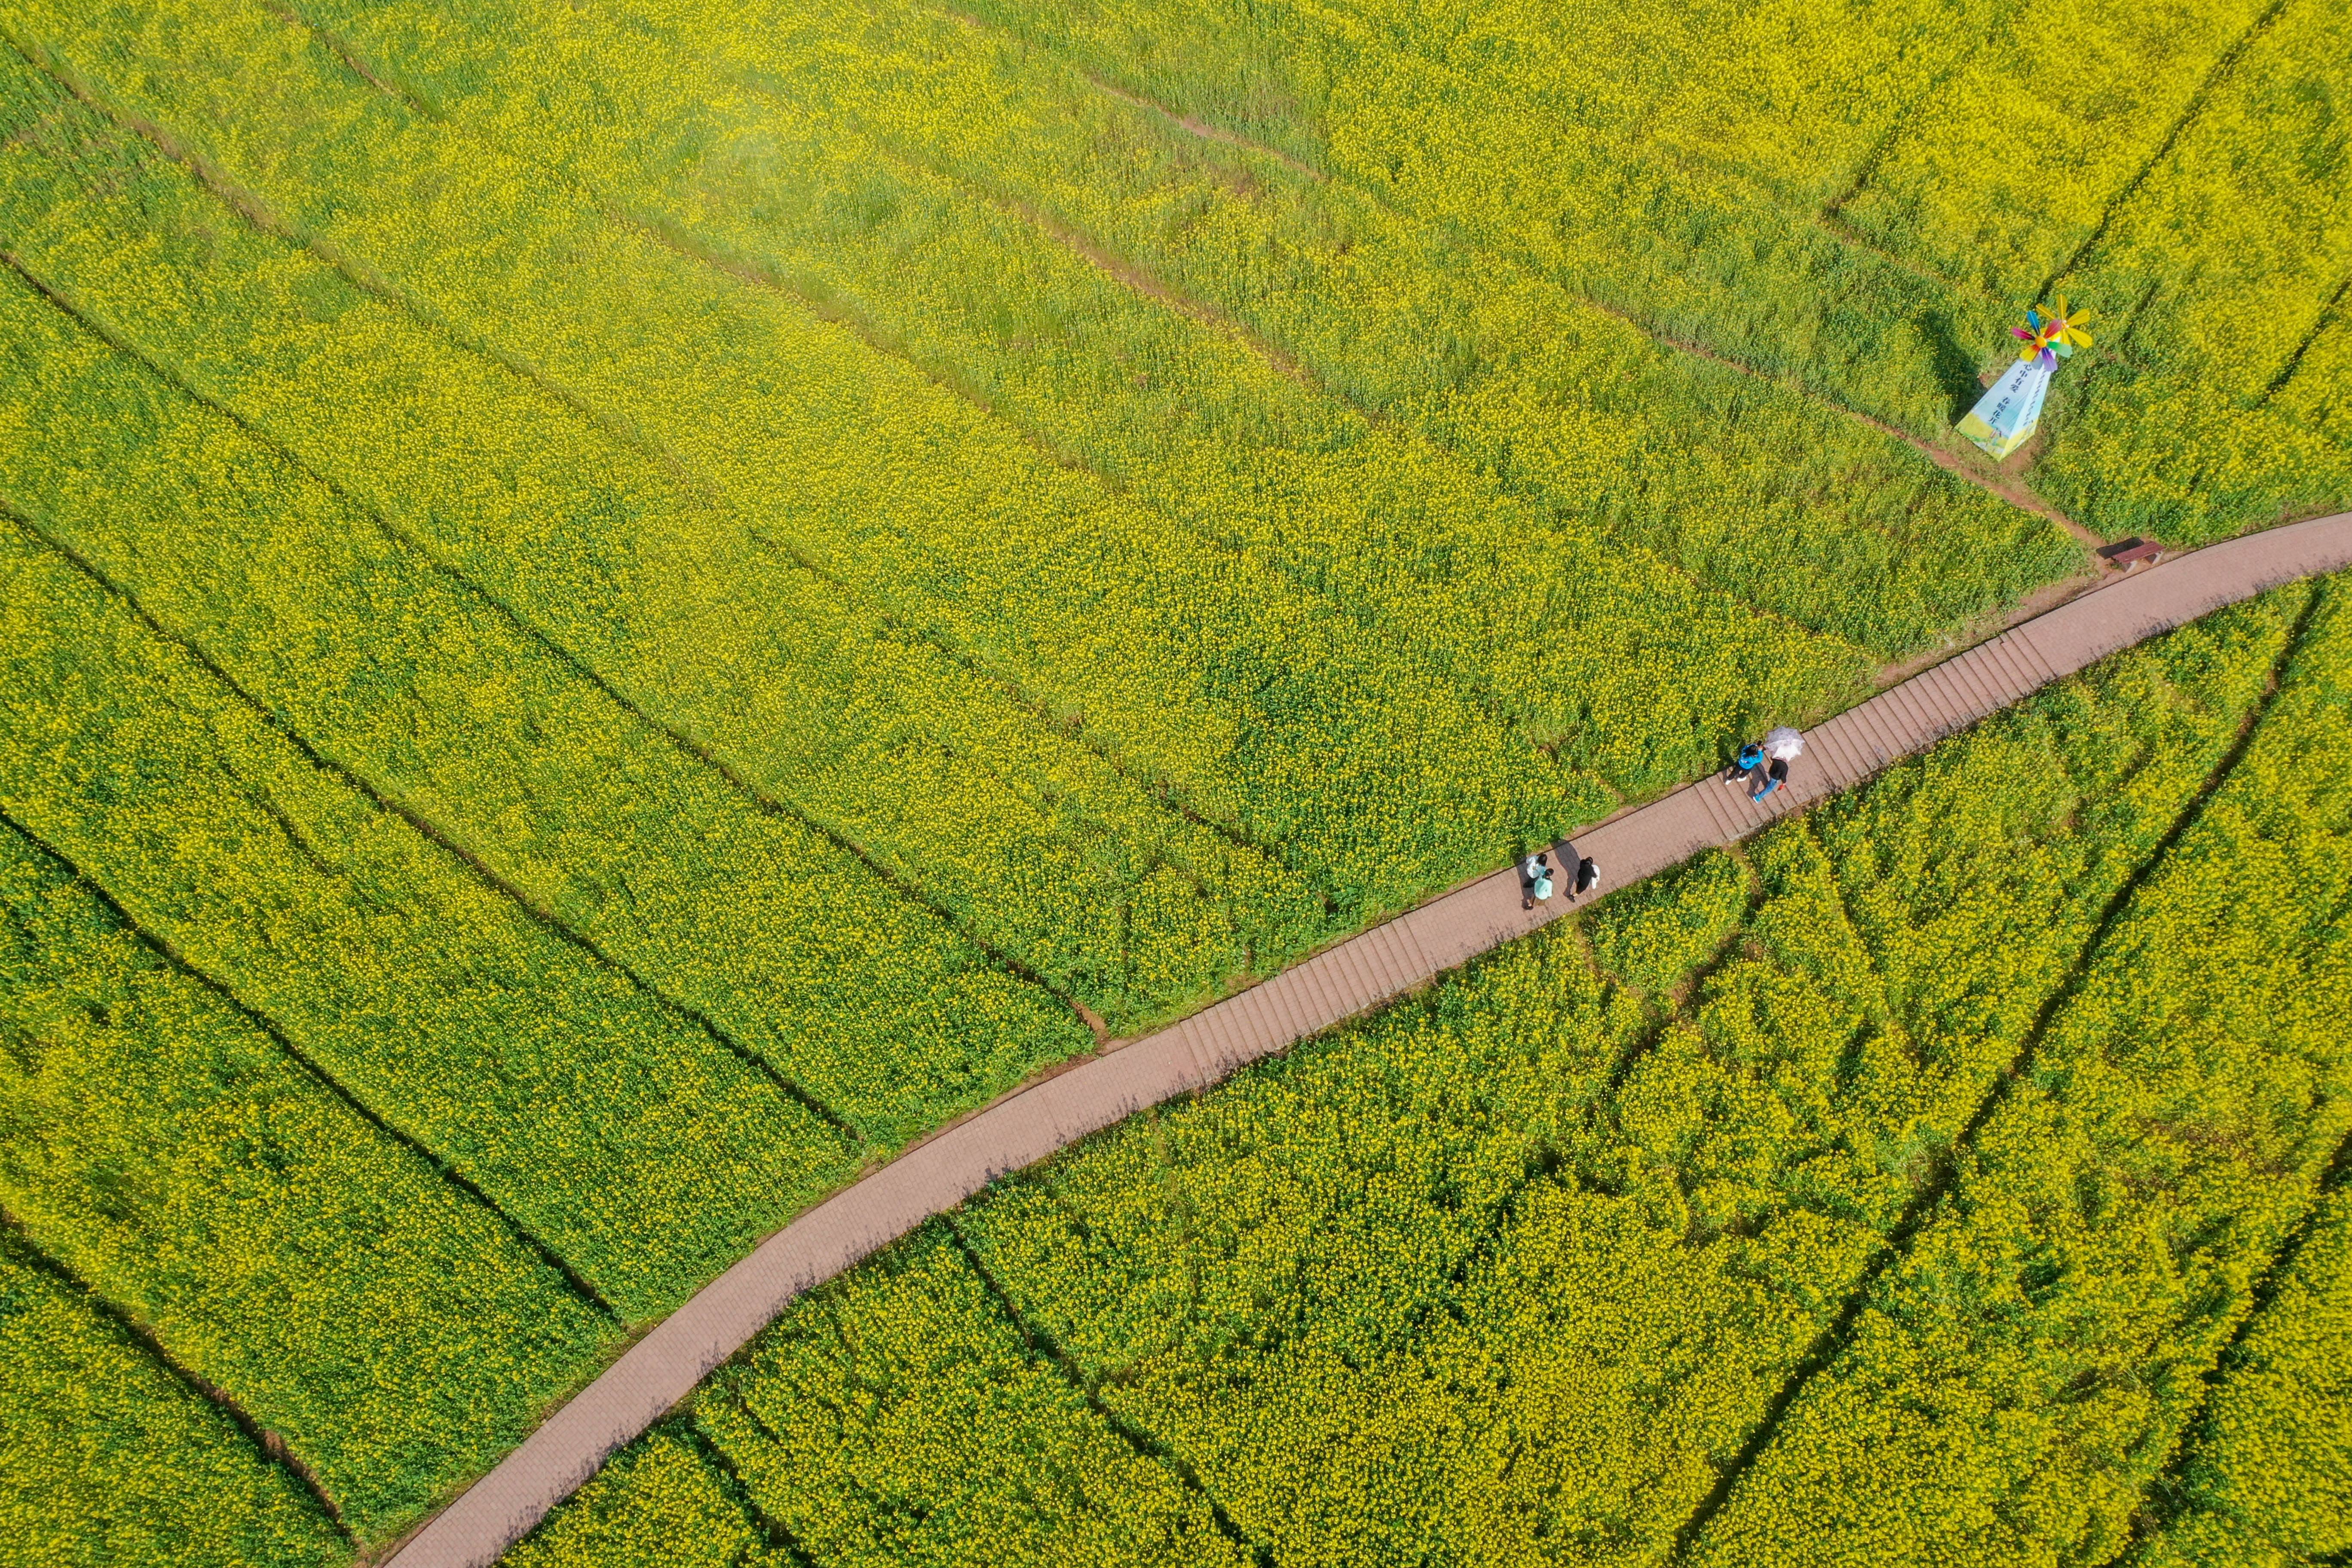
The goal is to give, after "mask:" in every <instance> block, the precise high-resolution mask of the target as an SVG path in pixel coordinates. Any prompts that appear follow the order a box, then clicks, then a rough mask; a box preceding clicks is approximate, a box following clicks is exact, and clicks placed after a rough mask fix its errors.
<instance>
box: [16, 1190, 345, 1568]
mask: <svg viewBox="0 0 2352 1568" xmlns="http://www.w3.org/2000/svg"><path fill="white" fill-rule="evenodd" d="M0 1368H5V1373H0V1561H5V1562H7V1563H11V1564H15V1563H26V1564H35V1563H37V1564H39V1565H40V1568H115V1565H116V1564H119V1563H185V1564H187V1568H252V1565H254V1564H260V1563H267V1564H269V1565H270V1568H313V1565H316V1568H331V1565H336V1564H341V1563H346V1562H348V1561H350V1553H349V1552H348V1550H347V1549H346V1548H345V1547H344V1545H343V1542H342V1541H341V1538H340V1537H339V1536H338V1535H337V1533H336V1531H335V1527H334V1525H333V1522H332V1521H330V1520H329V1519H328V1518H327V1517H326V1515H325V1514H324V1512H322V1511H321V1510H320V1508H319V1506H318V1504H317V1503H315V1502H314V1501H312V1500H310V1498H308V1497H306V1496H304V1495H303V1492H302V1489H301V1487H300V1484H299V1482H298V1481H296V1480H295V1479H294V1478H292V1477H291V1476H289V1475H288V1474H287V1473H286V1471H285V1470H284V1469H283V1468H280V1467H278V1466H277V1465H274V1464H272V1463H270V1462H269V1460H268V1458H265V1457H264V1456H263V1455H262V1453H261V1452H260V1450H258V1449H257V1448H256V1447H254V1446H253V1445H252V1444H251V1443H250V1442H248V1441H247V1440H246V1437H245V1435H244V1434H243V1433H242V1432H239V1431H238V1430H237V1428H236V1425H235V1424H234V1423H233V1422H232V1421H231V1420H230V1419H229V1418H228V1417H227V1416H226V1415H224V1414H222V1413H221V1412H220V1411H218V1410H215V1409H214V1408H213V1407H212V1406H211V1405H207V1404H206V1403H205V1400H204V1399H203V1398H202V1397H201V1396H200V1395H198V1394H196V1393H195V1392H194V1390H192V1389H190V1388H189V1387H188V1386H187V1385H186V1384H184V1383H182V1382H180V1381H179V1380H178V1379H176V1378H174V1377H173V1376H172V1375H171V1374H170V1373H167V1372H165V1371H164V1370H163V1368H162V1367H160V1366H158V1365H157V1364H156V1363H155V1362H154V1360H153V1359H152V1357H150V1356H149V1355H148V1354H147V1352H145V1351H144V1350H143V1349H142V1348H141V1347H140V1345H139V1344H138V1342H136V1341H134V1340H132V1339H131V1338H130V1336H128V1335H127V1334H125V1333H123V1332H122V1331H121V1329H120V1328H119V1327H117V1326H116V1325H115V1324H113V1323H111V1322H109V1321H107V1320H106V1319H105V1318H103V1317H102V1316H100V1314H99V1313H97V1312H95V1311H93V1310H91V1309H90V1307H89V1303H88V1302H87V1300H84V1299H83V1298H82V1297H81V1296H80V1295H79V1293H77V1292H75V1291H73V1290H71V1289H68V1288H67V1287H66V1286H65V1285H63V1284H62V1283H61V1282H60V1281H58V1280H57V1279H53V1278H52V1277H50V1275H48V1274H47V1272H45V1271H43V1270H42V1269H41V1268H39V1267H38V1266H37V1264H35V1263H33V1262H32V1261H31V1260H30V1259H28V1258H26V1256H24V1253H23V1249H22V1247H21V1244H19V1243H18V1242H17V1241H16V1239H15V1238H14V1237H9V1236H7V1235H6V1234H5V1233H0Z"/></svg>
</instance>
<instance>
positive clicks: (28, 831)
mask: <svg viewBox="0 0 2352 1568" xmlns="http://www.w3.org/2000/svg"><path fill="white" fill-rule="evenodd" d="M0 827H5V828H7V829H10V830H12V831H14V832H15V833H16V835H17V836H18V837H21V838H23V839H24V841H25V842H26V843H27V844H29V845H31V846H32V847H34V848H35V849H37V850H38V851H40V853H41V854H43V855H45V856H47V858H49V859H51V860H52V861H54V862H56V863H57V864H58V866H59V867H61V868H63V869H64V870H65V872H66V873H67V875H68V876H70V877H72V878H73V879H74V880H75V881H76V882H77V883H79V885H80V886H81V887H83V888H85V889H88V890H89V894H90V896H91V897H93V898H95V899H96V900H98V901H99V902H100V903H102V904H104V905H105V906H106V908H107V910H108V911H109V912H110V913H111V914H112V915H113V916H114V918H115V919H116V920H118V921H121V922H122V928H123V930H125V931H129V932H130V933H131V935H132V936H134V937H136V938H137V939H138V940H139V942H141V944H142V945H143V946H144V947H146V948H147V950H148V951H149V952H152V953H154V954H155V955H156V956H157V957H159V958H161V959H162V960H163V962H164V963H168V964H170V965H171V966H172V967H173V969H175V970H177V971H178V972H179V973H183V974H184V975H186V976H187V977H188V978H189V979H191V980H193V981H194V982H195V983H196V984H199V985H201V986H203V987H204V988H205V990H206V991H209V992H211V993H212V994H214V995H215V996H217V997H219V998H220V999H221V1001H223V1002H224V1003H226V1004H227V1005H228V1006H229V1007H230V1008H232V1009H233V1010H235V1012H236V1014H237V1016H239V1017H242V1018H243V1019H245V1021H246V1022H247V1023H249V1024H251V1025H252V1026H254V1027H255V1028H257V1029H259V1030H260V1031H261V1032H262V1033H263V1034H265V1035H267V1036H268V1037H269V1038H270V1040H271V1042H272V1043H273V1044H275V1045H276V1046H277V1047H278V1049H279V1050H281V1051H283V1052H285V1053H286V1056H287V1058H288V1059H289V1061H291V1062H293V1064H294V1065H295V1066H296V1067H298V1068H300V1069H301V1070H302V1071H303V1072H304V1073H306V1074H307V1075H309V1077H310V1079H312V1080H313V1081H315V1082H316V1083H317V1084H318V1085H319V1086H320V1088H321V1089H325V1090H326V1091H327V1092H328V1093H329V1094H331V1095H333V1096H334V1097H335V1098H336V1099H337V1100H341V1102H342V1103H343V1104H344V1105H345V1106H347V1107H349V1108H350V1110H351V1111H352V1114H354V1115H356V1116H357V1117H359V1118H360V1120H362V1121H365V1122H366V1123H367V1124H368V1125H369V1126H370V1127H373V1128H374V1129H375V1131H378V1132H379V1133H382V1134H383V1136H384V1137H385V1138H387V1139H390V1140H391V1141H392V1142H394V1143H395V1144H397V1145H398V1146H399V1147H400V1148H402V1149H404V1150H405V1151H407V1152H409V1153H410V1154H412V1155H414V1156H415V1158H416V1159H418V1160H419V1161H421V1162H423V1163H424V1164H425V1168H426V1169H428V1170H430V1171H431V1172H432V1173H434V1174H435V1175H436V1176H438V1177H440V1179H441V1180H443V1181H445V1182H446V1183H448V1184H450V1185H451V1186H453V1187H455V1188H457V1190H458V1191H459V1192H461V1193H463V1194H466V1196H467V1197H468V1198H470V1199H471V1200H472V1201H473V1202H475V1203H478V1204H479V1205H481V1206H482V1207H483V1209H484V1210H486V1211H487V1212H488V1214H489V1215H490V1216H491V1217H492V1218H494V1219H496V1220H497V1221H498V1222H499V1225H500V1226H502V1227H504V1229H505V1230H506V1232H507V1234H508V1235H509V1236H511V1237H514V1239H515V1240H516V1241H518V1242H520V1244H521V1245H522V1246H523V1247H526V1248H528V1249H529V1250H530V1253H531V1255H532V1256H533V1257H535V1258H538V1259H539V1260H540V1262H541V1263H542V1264H544V1265H545V1266H546V1267H547V1268H548V1269H549V1271H550V1272H551V1273H553V1274H554V1275H555V1276H556V1277H557V1278H558V1279H562V1281H563V1283H564V1284H565V1286H566V1287H567V1288H569V1289H571V1291H572V1294H573V1295H575V1296H577V1297H578V1298H579V1299H580V1300H583V1301H584V1302H586V1303H587V1304H588V1305H589V1306H590V1307H592V1308H593V1309H594V1310H596V1311H597V1312H599V1313H600V1314H602V1315H603V1316H604V1319H605V1320H606V1321H608V1322H610V1323H612V1324H613V1325H614V1327H615V1328H620V1327H624V1326H625V1321H624V1320H623V1318H622V1316H621V1314H620V1313H619V1312H618V1311H617V1310H614V1307H613V1304H612V1303H611V1302H610V1301H607V1300H604V1295H603V1294H602V1292H600V1291H598V1290H597V1289H596V1287H595V1286H593V1285H592V1284H591V1283H589V1281H588V1280H587V1279H585V1278H584V1277H583V1276H582V1275H581V1274H580V1273H579V1271H578V1270H576V1269H574V1268H572V1265H571V1264H570V1263H568V1262H566V1261H565V1260H564V1258H563V1257H562V1254H560V1253H558V1252H557V1251H556V1250H555V1249H554V1248H553V1247H550V1246H548V1245H547V1243H546V1242H544V1241H542V1240H541V1239H540V1238H539V1237H537V1236H536V1235H534V1234H533V1233H532V1232H531V1230H530V1227H529V1226H525V1225H524V1224H523V1223H522V1222H521V1221H520V1220H519V1219H517V1218H515V1216H514V1215H510V1214H509V1213H508V1212H507V1211H506V1210H505V1208H503V1207H502V1206H501V1205H499V1202H498V1200H497V1199H495V1198H493V1197H491V1196H490V1195H489V1194H488V1193H486V1192H484V1191H483V1190H482V1189H481V1188H480V1187H479V1186H478V1185H477V1184H475V1183H474V1181H473V1180H472V1179H471V1178H470V1177H468V1176H467V1175H466V1174H465V1173H463V1172H461V1171H459V1170H458V1169H457V1167H455V1166H454V1165H452V1164H450V1163H448V1162H447V1161H446V1160H444V1159H442V1158H441V1156H440V1155H439V1154H437V1153H436V1152H434V1151H433V1150H432V1149H431V1148H430V1147H428V1146H427V1145H426V1144H425V1143H424V1142H420V1141H419V1140H417V1139H415V1138H414V1137H411V1136H410V1135H409V1134H408V1133H406V1132H404V1131H401V1130H400V1129H399V1128H398V1127H396V1126H394V1124H393V1123H392V1121H390V1120H389V1119H387V1118H386V1117H384V1116H383V1114H382V1113H380V1112H379V1111H377V1110H375V1109H374V1108H373V1106H371V1105H369V1104H368V1103H367V1102H366V1101H365V1100H362V1099H361V1098H360V1097H359V1096H358V1095H357V1094H354V1093H353V1092H352V1090H351V1089H348V1088H346V1087H345V1086H344V1084H343V1083H342V1081H341V1079H338V1078H336V1077H335V1075H334V1074H333V1073H331V1072H329V1071H328V1070H327V1068H325V1067H324V1066H323V1065H321V1064H320V1062H319V1061H318V1060H316V1059H315V1058H312V1057H311V1056H310V1053H309V1052H308V1051H305V1050H304V1049H303V1048H302V1047H300V1046H298V1045H296V1044H295V1043H294V1039H293V1037H292V1036H290V1035H289V1034H288V1033H287V1032H286V1031H285V1030H284V1029H282V1028H280V1027H279V1026H278V1021H277V1020H276V1019H274V1018H272V1017H270V1016H268V1014H266V1013H264V1012H263V1011H261V1009H260V1008H258V1007H256V1006H255V1005H252V1004H251V1003H249V1002H247V1001H246V999H245V998H244V997H243V996H240V995H239V994H237V993H236V991H235V990H234V989H232V988H231V987H230V986H229V985H228V984H227V983H226V982H225V981H222V980H220V979H217V978H215V976H214V975H213V974H212V973H210V972H209V971H207V970H205V969H204V968H202V967H200V966H199V965H197V964H196V963H194V961H193V960H191V959H189V958H188V957H187V955H186V954H184V953H183V952H180V950H179V949H178V947H176V946H175V945H173V942H171V941H170V940H169V939H168V938H166V937H164V936H163V935H161V934H160V933H158V932H155V931H150V930H149V929H148V928H147V927H146V926H145V925H143V924H142V923H141V922H140V921H139V920H138V918H137V917H136V916H134V915H133V914H132V913H131V910H129V909H127V908H125V907H124V905H123V904H122V903H121V900H118V899H116V898H115V896H114V894H113V892H112V891H111V890H110V889H108V888H107V887H106V885H105V884H104V883H102V882H100V881H99V880H98V879H96V878H95V877H92V876H91V875H90V874H89V872H88V871H86V870H84V869H83V868H81V866H79V864H77V863H76V862H75V861H74V860H73V858H71V857H69V856H68V855H67V854H66V853H65V852H64V851H63V850H61V849H59V848H58V847H56V846H54V845H52V844H51V843H49V841H48V840H47V839H46V838H44V837H41V836H40V835H39V834H37V833H36V832H34V831H33V830H32V828H30V827H29V826H26V824H25V823H24V822H23V821H22V820H20V819H19V818H18V817H17V816H16V815H15V814H14V813H12V812H10V811H9V810H8V809H7V808H6V807H5V805H0Z"/></svg>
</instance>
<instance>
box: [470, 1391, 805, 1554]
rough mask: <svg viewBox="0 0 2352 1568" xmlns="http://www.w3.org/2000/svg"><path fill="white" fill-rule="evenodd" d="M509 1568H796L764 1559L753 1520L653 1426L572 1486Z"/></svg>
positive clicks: (684, 1449)
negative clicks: (566, 1504) (643, 1566)
mask: <svg viewBox="0 0 2352 1568" xmlns="http://www.w3.org/2000/svg"><path fill="white" fill-rule="evenodd" d="M507 1561H508V1562H509V1563H514V1564H516V1565H517V1568H606V1565H607V1564H610V1563H630V1562H636V1563H664V1564H668V1565H671V1568H784V1565H790V1568H799V1563H798V1561H797V1560H795V1559H793V1557H791V1556H789V1555H786V1554H785V1553H783V1552H776V1553H775V1554H774V1555H773V1556H771V1555H770V1554H769V1552H768V1550H767V1542H765V1541H764V1540H763V1539H762V1538H761V1531H759V1529H758V1528H757V1526H756V1524H755V1522H754V1521H752V1520H751V1519H750V1518H748V1517H747V1516H746V1514H745V1512H744V1510H743V1507H742V1504H741V1503H740V1501H738V1500H736V1499H735V1498H733V1497H730V1495H729V1493H728V1491H727V1489H726V1487H725V1485H724V1483H723V1482H722V1480H721V1479H720V1478H719V1475H718V1474H717V1473H716V1472H714V1471H713V1470H712V1469H711V1468H710V1467H709V1466H707V1465H705V1464H704V1463H703V1462H702V1459H701V1458H700V1456H699V1455H698V1454H697V1453H696V1452H695V1450H694V1449H693V1448H691V1447H688V1445H687V1443H686V1442H685V1441H684V1440H682V1439H681V1438H680V1437H679V1436H677V1435H676V1434H675V1433H673V1432H672V1431H670V1430H668V1429H667V1428H665V1427H659V1426H657V1427H656V1428H655V1429H654V1430H653V1432H652V1433H651V1434H650V1435H649V1436H646V1438H645V1439H644V1440H643V1441H642V1442H639V1443H636V1444H635V1445H633V1446H631V1447H628V1448H626V1449H624V1450H623V1451H622V1452H621V1453H619V1454H617V1455H615V1456H614V1458H613V1461H612V1463H610V1464H609V1465H607V1466H605V1468H604V1470H603V1471H601V1472H600V1473H599V1474H598V1475H597V1476H596V1478H595V1479H593V1480H592V1481H590V1482H589V1483H588V1484H587V1485H586V1486H585V1487H583V1488H582V1489H580V1492H579V1494H578V1496H577V1497H576V1498H575V1499H574V1500H573V1501H572V1506H571V1507H570V1508H568V1509H566V1510H564V1513H563V1517H562V1520H561V1521H559V1522H557V1523H555V1524H553V1525H551V1526H550V1527H549V1528H548V1529H546V1530H543V1531H540V1532H539V1533H538V1534H536V1535H533V1536H532V1537H530V1540H528V1541H526V1542H523V1543H522V1544H521V1545H520V1546H518V1547H516V1548H515V1550H514V1551H513V1552H511V1553H510V1554H509V1556H508V1558H507Z"/></svg>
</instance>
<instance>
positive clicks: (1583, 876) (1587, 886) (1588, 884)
mask: <svg viewBox="0 0 2352 1568" xmlns="http://www.w3.org/2000/svg"><path fill="white" fill-rule="evenodd" d="M1600 883H1601V862H1600V861H1598V860H1595V859H1594V858H1592V857H1591V856H1590V855H1587V856H1585V857H1584V858H1582V859H1580V860H1579V861H1578V862H1577V863H1576V885H1575V887H1573V888H1572V889H1570V896H1571V897H1574V898H1579V899H1580V898H1582V897H1584V895H1585V894H1587V893H1589V892H1591V891H1592V889H1594V888H1596V887H1598V886H1600Z"/></svg>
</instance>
